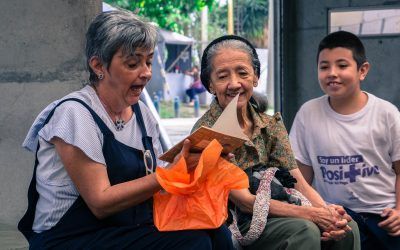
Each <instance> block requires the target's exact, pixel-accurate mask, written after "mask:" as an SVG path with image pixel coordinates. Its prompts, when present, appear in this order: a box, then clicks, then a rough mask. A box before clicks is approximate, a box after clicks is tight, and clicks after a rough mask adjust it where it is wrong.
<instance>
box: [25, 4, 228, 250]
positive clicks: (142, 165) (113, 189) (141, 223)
mask: <svg viewBox="0 0 400 250" xmlns="http://www.w3.org/2000/svg"><path fill="white" fill-rule="evenodd" d="M156 37H157V30H156V28H155V27H153V26H152V25H151V24H149V23H147V22H144V21H142V20H140V19H138V18H137V16H135V15H134V14H132V13H130V12H126V11H111V12H105V13H101V14H99V15H98V16H97V17H96V18H95V19H94V21H93V22H92V23H91V25H90V27H89V29H88V31H87V34H86V40H87V42H86V57H87V66H88V70H89V73H90V77H89V82H90V83H89V84H88V85H87V86H85V87H83V88H82V89H81V90H79V91H75V92H73V93H71V94H69V95H67V96H65V97H63V98H62V99H60V100H58V101H55V102H53V103H52V104H50V105H49V106H48V107H47V108H45V109H44V110H43V111H42V112H41V113H40V114H39V116H38V117H37V118H36V120H35V122H34V124H33V125H32V127H31V129H30V131H29V132H28V135H27V137H26V139H25V141H24V144H23V146H24V147H26V148H28V149H29V150H31V151H33V152H36V162H35V167H34V174H33V178H32V181H31V184H30V187H29V192H28V201H29V203H28V210H27V212H26V214H25V215H24V217H23V218H22V219H21V221H20V223H19V225H18V228H19V229H20V231H21V232H22V233H23V234H24V235H25V237H26V238H27V239H28V241H29V243H30V249H49V248H52V249H53V248H55V249H144V248H146V249H212V248H218V249H231V248H232V243H231V240H230V233H229V230H227V228H226V227H221V228H218V229H215V230H207V231H205V230H203V231H201V230H198V231H180V232H159V231H158V230H157V229H156V228H155V226H154V224H153V214H152V196H153V194H154V193H156V192H158V191H159V190H160V189H161V186H160V184H159V183H158V181H157V178H156V175H155V173H154V170H155V167H156V166H157V165H159V166H160V165H161V163H160V162H157V158H156V156H157V155H159V154H160V153H161V152H162V151H161V145H160V142H159V140H158V138H159V129H158V124H157V122H156V120H155V118H154V117H153V116H152V115H151V112H150V111H149V110H148V109H147V107H146V106H145V105H144V104H143V103H142V102H140V101H139V96H140V94H141V92H142V90H143V88H144V87H145V86H146V84H147V82H148V81H149V80H150V78H151V75H152V71H151V66H152V60H153V52H154V48H155V45H156ZM189 147H190V141H188V140H187V141H186V142H185V144H184V147H183V149H182V151H181V154H180V155H182V156H183V157H185V159H186V161H187V162H188V168H192V167H193V166H195V165H196V164H197V161H198V154H191V153H189ZM177 158H178V157H177ZM176 160H177V159H176ZM175 162H176V161H175ZM175 162H174V163H172V164H170V165H168V166H166V167H170V166H173V165H174V164H175Z"/></svg>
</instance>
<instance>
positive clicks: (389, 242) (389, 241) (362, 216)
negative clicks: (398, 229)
mask: <svg viewBox="0 0 400 250" xmlns="http://www.w3.org/2000/svg"><path fill="white" fill-rule="evenodd" d="M345 209H346V212H347V213H348V214H349V215H350V216H351V217H352V218H353V220H355V221H356V222H357V224H358V228H359V229H360V239H361V249H362V250H369V249H371V250H372V249H393V250H394V249H397V250H398V249H400V237H393V236H390V235H389V234H388V233H387V231H386V230H384V229H382V228H380V227H379V226H378V223H379V222H381V221H383V220H384V218H382V217H381V216H380V215H379V214H371V213H356V212H354V211H353V210H351V209H348V208H345Z"/></svg>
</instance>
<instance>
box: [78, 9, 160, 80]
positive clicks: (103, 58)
mask: <svg viewBox="0 0 400 250" xmlns="http://www.w3.org/2000/svg"><path fill="white" fill-rule="evenodd" d="M156 43H157V28H156V27H155V26H154V25H152V24H150V23H149V22H145V21H143V20H141V19H139V18H138V16H136V15H135V14H133V13H132V12H128V11H124V10H114V11H108V12H102V13H100V14H99V15H97V16H96V17H95V19H94V20H93V21H92V23H91V24H90V26H89V28H88V31H87V33H86V64H87V65H86V66H87V69H88V71H89V74H90V75H89V82H90V83H97V82H98V77H97V75H96V74H95V72H94V71H93V70H92V69H91V67H90V65H89V61H90V58H92V57H93V56H97V57H98V58H99V60H100V62H101V63H102V64H103V65H105V66H106V67H107V68H108V67H109V66H110V63H111V60H112V58H113V56H114V54H115V53H116V52H117V50H119V49H120V48H122V53H123V54H124V55H132V54H134V53H135V51H136V49H137V48H142V49H148V50H151V49H154V47H155V45H156Z"/></svg>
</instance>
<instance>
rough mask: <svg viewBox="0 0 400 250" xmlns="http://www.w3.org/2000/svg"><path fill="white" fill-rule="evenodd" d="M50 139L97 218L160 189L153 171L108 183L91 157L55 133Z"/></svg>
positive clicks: (104, 170)
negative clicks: (134, 177) (115, 182)
mask: <svg viewBox="0 0 400 250" xmlns="http://www.w3.org/2000/svg"><path fill="white" fill-rule="evenodd" d="M51 142H52V143H53V144H54V145H55V147H56V150H57V153H58V154H59V156H60V158H61V161H62V163H63V165H64V167H65V169H66V170H67V172H68V174H69V176H70V177H71V179H72V181H73V182H74V184H75V186H76V187H77V189H78V192H79V194H80V195H81V196H82V198H83V199H84V201H85V202H86V204H87V205H88V207H89V208H90V210H91V211H92V213H93V214H94V215H95V216H96V217H97V218H99V219H101V218H105V217H107V216H109V215H111V214H113V213H116V212H119V211H122V210H124V209H126V208H128V207H131V206H134V205H137V204H139V203H141V202H143V201H145V200H147V199H148V198H150V197H151V196H152V195H153V193H155V192H156V191H158V190H160V189H161V187H160V185H159V184H158V182H157V180H156V176H155V174H151V175H148V176H145V177H143V178H139V179H136V180H132V181H129V182H124V183H120V184H117V185H114V186H111V184H110V181H109V179H108V175H107V168H106V167H105V166H104V165H103V164H100V163H97V162H95V161H93V160H91V159H90V158H89V157H88V156H86V155H85V154H84V153H83V152H82V151H81V150H80V149H79V148H77V147H75V146H73V145H71V144H68V143H66V142H64V141H63V140H62V139H60V138H58V137H54V138H53V139H52V140H51Z"/></svg>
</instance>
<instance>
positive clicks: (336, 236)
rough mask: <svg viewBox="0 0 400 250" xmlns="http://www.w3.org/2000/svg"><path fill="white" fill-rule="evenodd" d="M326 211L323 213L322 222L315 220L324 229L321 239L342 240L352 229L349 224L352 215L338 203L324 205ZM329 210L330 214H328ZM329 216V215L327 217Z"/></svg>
mask: <svg viewBox="0 0 400 250" xmlns="http://www.w3.org/2000/svg"><path fill="white" fill-rule="evenodd" d="M321 209H324V210H325V212H324V213H322V214H323V216H322V217H320V219H321V218H322V220H321V221H322V223H321V222H320V223H318V222H316V221H314V220H313V222H314V223H316V224H317V225H318V226H319V227H320V228H321V230H322V236H321V240H323V241H328V240H336V241H338V240H341V239H343V238H344V237H345V236H346V233H347V232H348V231H351V228H350V227H349V226H348V225H347V224H348V222H349V221H351V217H350V216H349V215H348V214H346V211H345V210H344V209H343V207H341V206H337V205H329V206H326V207H323V208H321ZM326 212H328V213H329V214H327V213H326ZM326 216H328V217H326Z"/></svg>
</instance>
